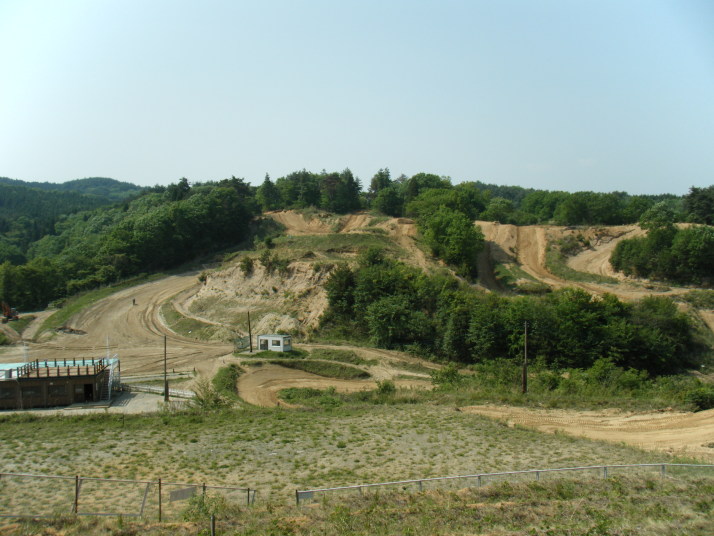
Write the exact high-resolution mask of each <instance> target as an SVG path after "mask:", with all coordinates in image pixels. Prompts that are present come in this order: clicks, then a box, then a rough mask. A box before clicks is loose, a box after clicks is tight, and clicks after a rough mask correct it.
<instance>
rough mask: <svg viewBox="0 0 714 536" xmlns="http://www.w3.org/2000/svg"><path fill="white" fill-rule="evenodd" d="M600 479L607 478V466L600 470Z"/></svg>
mask: <svg viewBox="0 0 714 536" xmlns="http://www.w3.org/2000/svg"><path fill="white" fill-rule="evenodd" d="M602 477H603V478H607V465H604V466H603V468H602Z"/></svg>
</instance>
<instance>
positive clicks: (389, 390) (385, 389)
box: [377, 380, 397, 396]
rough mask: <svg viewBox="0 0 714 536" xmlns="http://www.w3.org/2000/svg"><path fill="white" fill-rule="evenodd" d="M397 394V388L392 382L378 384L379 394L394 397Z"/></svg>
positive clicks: (386, 381)
mask: <svg viewBox="0 0 714 536" xmlns="http://www.w3.org/2000/svg"><path fill="white" fill-rule="evenodd" d="M396 392H397V386H396V385H394V382H393V381H392V380H383V381H378V382H377V394H378V395H382V396H387V395H393V394H394V393H396Z"/></svg>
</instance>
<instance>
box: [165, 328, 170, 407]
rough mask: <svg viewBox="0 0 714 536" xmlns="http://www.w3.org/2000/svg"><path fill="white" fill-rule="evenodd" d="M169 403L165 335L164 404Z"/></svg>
mask: <svg viewBox="0 0 714 536" xmlns="http://www.w3.org/2000/svg"><path fill="white" fill-rule="evenodd" d="M168 401H169V380H168V378H167V377H166V335H164V402H168Z"/></svg>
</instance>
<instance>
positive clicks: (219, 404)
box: [191, 378, 230, 411]
mask: <svg viewBox="0 0 714 536" xmlns="http://www.w3.org/2000/svg"><path fill="white" fill-rule="evenodd" d="M193 391H194V393H195V396H194V397H193V398H192V399H191V407H193V408H195V409H200V410H203V411H211V410H216V409H221V408H224V407H227V406H229V405H230V403H229V401H228V399H227V398H226V397H224V396H223V395H222V394H221V393H219V392H218V391H217V390H216V389H215V387H213V385H212V384H211V382H210V381H208V379H207V378H201V379H200V380H198V381H197V382H196V387H195V388H194V390H193Z"/></svg>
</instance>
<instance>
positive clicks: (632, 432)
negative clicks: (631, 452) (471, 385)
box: [461, 406, 714, 462]
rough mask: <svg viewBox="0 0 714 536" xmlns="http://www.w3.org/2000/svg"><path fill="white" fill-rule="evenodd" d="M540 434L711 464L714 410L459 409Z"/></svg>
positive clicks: (713, 458)
mask: <svg viewBox="0 0 714 536" xmlns="http://www.w3.org/2000/svg"><path fill="white" fill-rule="evenodd" d="M461 411H464V412H467V413H477V414H479V415H484V416H486V417H491V418H493V419H499V420H502V421H506V422H507V423H508V425H509V426H515V425H519V426H526V427H528V428H535V429H536V430H539V431H542V432H564V433H566V434H570V435H573V436H578V437H587V438H589V439H597V440H603V441H614V442H617V443H620V442H622V443H626V444H628V445H632V446H634V447H638V448H641V449H646V450H660V451H664V452H668V453H670V454H679V455H688V456H695V457H697V458H700V459H704V460H709V461H712V462H714V448H713V446H714V410H708V411H701V412H698V413H680V412H657V413H632V412H620V411H617V410H605V411H572V410H544V409H529V408H516V407H508V406H469V407H465V408H461Z"/></svg>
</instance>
